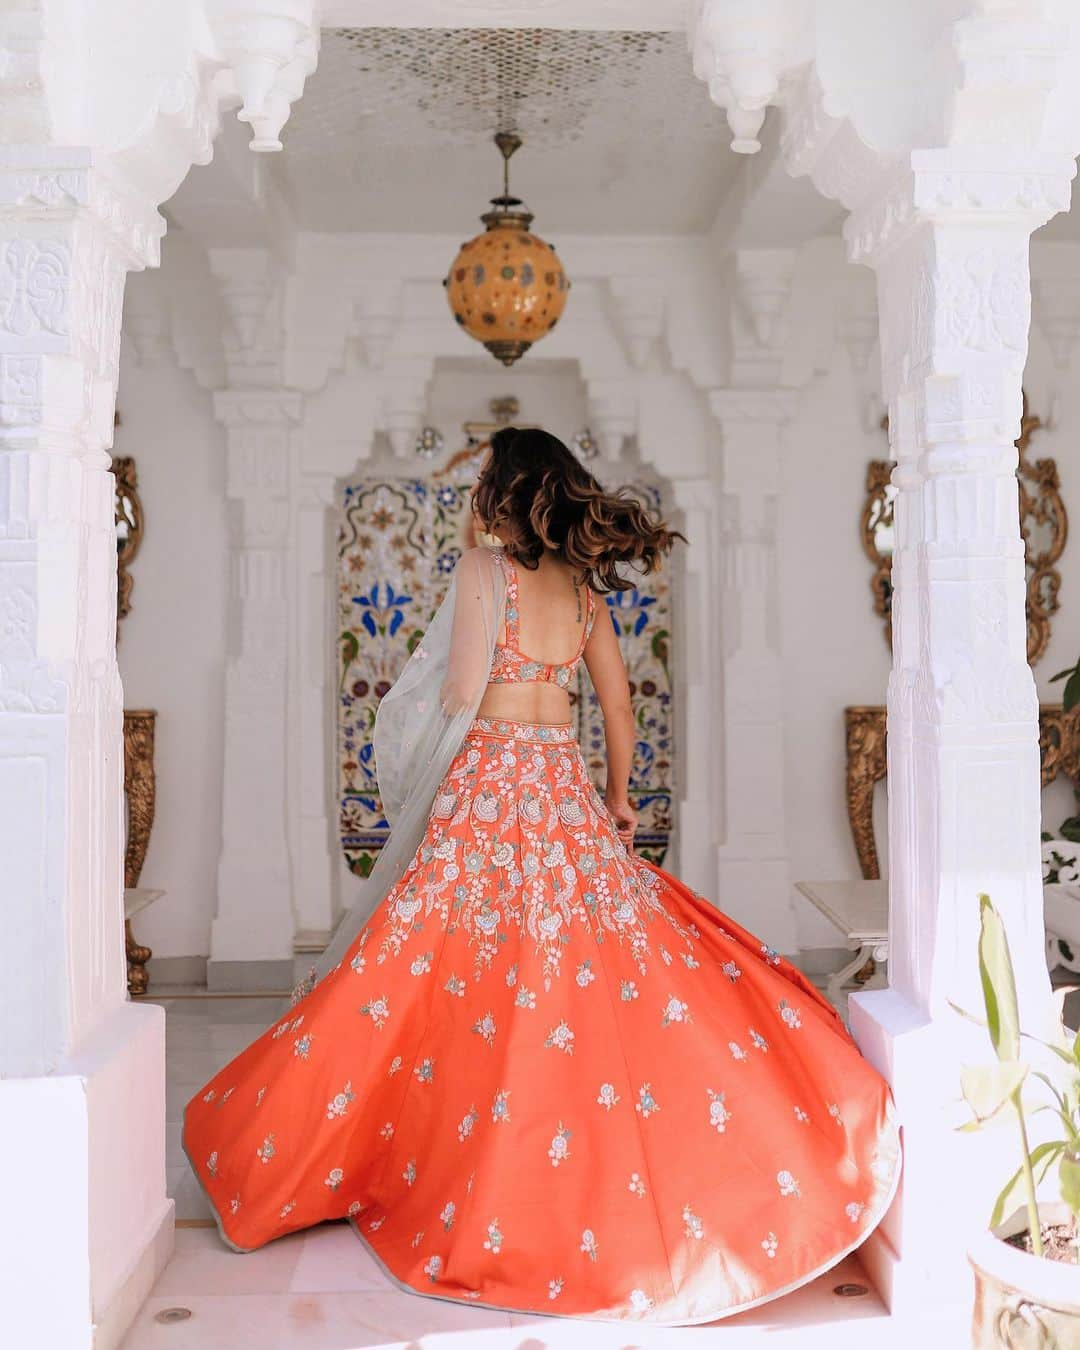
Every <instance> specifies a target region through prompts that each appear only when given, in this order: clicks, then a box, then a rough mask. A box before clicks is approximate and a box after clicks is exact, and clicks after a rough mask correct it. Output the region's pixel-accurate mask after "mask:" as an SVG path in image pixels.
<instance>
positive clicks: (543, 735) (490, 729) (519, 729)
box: [469, 717, 577, 745]
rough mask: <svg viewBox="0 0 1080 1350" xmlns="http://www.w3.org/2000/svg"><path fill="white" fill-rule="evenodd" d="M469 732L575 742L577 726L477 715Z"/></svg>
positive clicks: (541, 741)
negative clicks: (512, 720) (513, 720)
mask: <svg viewBox="0 0 1080 1350" xmlns="http://www.w3.org/2000/svg"><path fill="white" fill-rule="evenodd" d="M469 734H470V735H473V736H490V737H494V738H496V739H497V740H503V741H532V742H536V743H538V744H541V745H573V744H576V743H577V728H576V727H575V726H574V725H573V724H572V723H570V722H559V723H556V724H555V725H548V724H546V723H544V722H511V721H508V720H507V719H506V718H505V717H477V718H475V719H474V720H473V724H472V726H471V727H470V728H469Z"/></svg>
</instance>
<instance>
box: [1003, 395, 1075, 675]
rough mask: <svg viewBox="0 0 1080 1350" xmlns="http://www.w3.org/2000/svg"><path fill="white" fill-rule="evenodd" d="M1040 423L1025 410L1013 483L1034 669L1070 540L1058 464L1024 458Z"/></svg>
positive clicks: (1055, 603)
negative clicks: (1017, 497) (1015, 483)
mask: <svg viewBox="0 0 1080 1350" xmlns="http://www.w3.org/2000/svg"><path fill="white" fill-rule="evenodd" d="M1041 426H1042V419H1041V418H1040V417H1036V416H1035V415H1034V414H1033V413H1029V412H1028V410H1027V400H1026V399H1025V400H1024V417H1023V421H1022V422H1021V423H1020V439H1019V440H1018V441H1017V442H1016V448H1017V450H1018V451H1019V452H1020V462H1019V464H1018V466H1017V477H1018V478H1019V482H1020V531H1021V533H1022V534H1023V536H1024V552H1025V557H1026V560H1027V655H1028V660H1029V661H1030V662H1031V664H1032V665H1034V664H1035V662H1036V661H1038V659H1039V658H1040V657H1041V656H1042V655H1043V653H1044V652H1045V651H1046V647H1047V644H1048V643H1049V641H1050V616H1051V615H1052V614H1054V613H1056V612H1057V609H1058V606H1059V602H1058V591H1059V589H1060V587H1061V573H1060V572H1059V571H1058V570H1057V567H1056V566H1055V564H1056V563H1057V562H1058V560H1059V559H1060V557H1061V555H1062V553H1064V551H1065V545H1066V543H1067V542H1068V538H1069V517H1068V515H1067V514H1066V511H1065V503H1064V502H1063V501H1062V498H1061V483H1060V481H1059V479H1058V471H1057V461H1056V460H1053V459H1037V460H1035V461H1034V463H1032V461H1031V460H1029V459H1028V457H1027V452H1028V446H1029V445H1030V443H1031V437H1032V434H1033V433H1034V432H1036V431H1038V430H1039V428H1040V427H1041Z"/></svg>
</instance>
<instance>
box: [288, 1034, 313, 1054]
mask: <svg viewBox="0 0 1080 1350" xmlns="http://www.w3.org/2000/svg"><path fill="white" fill-rule="evenodd" d="M313 1039H314V1038H313V1037H312V1036H311V1034H310V1033H305V1034H304V1035H303V1036H298V1037H297V1038H296V1040H295V1041H293V1054H294V1055H295V1056H296V1057H297V1059H307V1057H308V1055H310V1053H311V1042H312V1040H313Z"/></svg>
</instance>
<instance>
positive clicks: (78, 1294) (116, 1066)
mask: <svg viewBox="0 0 1080 1350" xmlns="http://www.w3.org/2000/svg"><path fill="white" fill-rule="evenodd" d="M164 1119H165V1015H164V1013H163V1011H162V1009H161V1008H158V1007H155V1006H153V1005H152V1004H131V1003H122V1004H119V1005H117V1007H116V1008H114V1009H113V1010H112V1012H111V1013H109V1014H108V1015H107V1016H106V1018H105V1019H104V1021H103V1022H102V1024H101V1025H100V1026H99V1027H98V1028H97V1030H96V1031H95V1032H94V1033H93V1034H92V1035H91V1036H90V1037H89V1038H88V1040H87V1041H86V1042H85V1043H84V1045H83V1046H82V1047H81V1048H80V1050H79V1052H78V1053H77V1054H76V1055H74V1056H72V1057H71V1058H70V1059H68V1060H66V1061H64V1062H63V1063H62V1064H60V1065H59V1066H58V1067H57V1069H56V1071H55V1072H54V1073H52V1074H50V1075H49V1076H47V1077H41V1078H8V1079H4V1080H3V1081H0V1121H2V1122H3V1148H2V1149H0V1195H3V1197H4V1224H3V1228H2V1230H0V1342H2V1343H3V1344H5V1345H12V1346H16V1345H18V1346H31V1345H40V1346H57V1347H60V1346H63V1348H64V1350H114V1347H116V1346H118V1345H119V1343H120V1341H121V1340H122V1338H123V1336H124V1334H125V1333H126V1331H127V1329H128V1327H129V1326H130V1325H131V1322H132V1321H133V1320H134V1318H135V1314H136V1313H137V1312H138V1310H139V1307H140V1305H141V1304H142V1302H143V1300H144V1299H145V1298H146V1296H147V1295H148V1294H149V1292H150V1289H151V1286H152V1285H153V1283H154V1281H155V1280H156V1279H157V1277H158V1275H159V1274H160V1273H161V1271H162V1269H163V1268H164V1266H165V1263H166V1261H167V1260H168V1259H169V1256H170V1255H171V1253H172V1243H173V1202H172V1201H171V1200H169V1199H168V1198H167V1196H166V1194H165V1133H164V1130H163V1129H162V1121H163V1120H164ZM58 1273H60V1274H61V1275H62V1278H58Z"/></svg>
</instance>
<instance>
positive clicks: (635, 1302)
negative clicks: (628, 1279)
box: [630, 1289, 653, 1313]
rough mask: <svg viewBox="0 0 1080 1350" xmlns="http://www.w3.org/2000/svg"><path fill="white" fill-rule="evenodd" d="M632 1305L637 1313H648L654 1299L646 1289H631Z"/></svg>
mask: <svg viewBox="0 0 1080 1350" xmlns="http://www.w3.org/2000/svg"><path fill="white" fill-rule="evenodd" d="M630 1306H631V1308H633V1310H634V1312H636V1313H647V1312H648V1311H649V1309H650V1308H651V1307H652V1306H653V1301H652V1299H651V1298H650V1297H649V1296H648V1294H647V1293H646V1292H645V1290H644V1289H631V1290H630Z"/></svg>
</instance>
